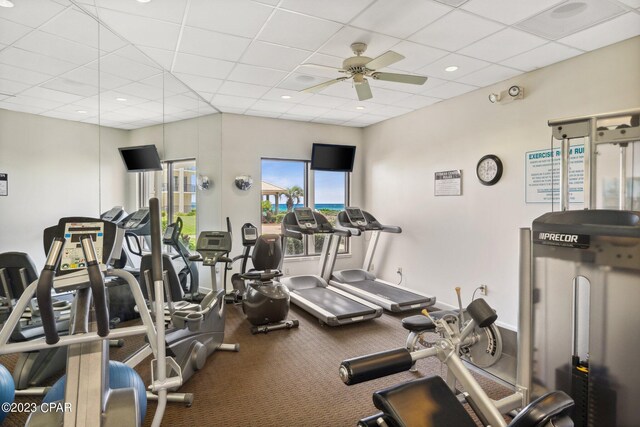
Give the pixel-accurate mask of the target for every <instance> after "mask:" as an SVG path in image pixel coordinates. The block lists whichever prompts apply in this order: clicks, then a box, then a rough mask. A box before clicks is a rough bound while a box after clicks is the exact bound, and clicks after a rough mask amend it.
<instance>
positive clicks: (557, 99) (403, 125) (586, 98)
mask: <svg viewBox="0 0 640 427" xmlns="http://www.w3.org/2000/svg"><path fill="white" fill-rule="evenodd" d="M638 76H640V37H636V38H634V39H631V40H627V41H625V42H622V43H619V44H616V45H613V46H610V47H607V48H604V49H600V50H597V51H594V52H591V53H588V54H584V55H581V56H579V57H576V58H573V59H570V60H567V61H564V62H560V63H558V64H554V65H551V66H549V67H546V68H543V69H540V70H536V71H534V72H531V73H527V74H524V75H521V76H518V77H516V78H513V79H511V80H508V81H505V82H502V83H499V84H496V85H494V86H493V87H487V88H484V89H479V90H476V91H474V92H471V93H468V94H465V95H462V96H460V97H457V98H453V99H450V100H447V101H443V102H440V103H438V104H435V105H433V106H430V107H427V108H424V109H421V110H418V111H415V112H413V113H410V114H407V115H405V116H401V117H397V118H394V119H391V120H387V121H385V122H382V123H379V124H376V125H373V126H370V127H368V128H366V129H365V130H364V143H363V144H364V147H365V149H364V150H362V151H363V152H364V154H365V160H364V170H365V180H364V181H365V196H364V197H365V206H366V208H367V209H368V210H370V211H371V212H372V213H373V214H374V215H375V216H376V217H377V218H378V219H379V220H380V221H382V222H388V223H394V224H399V225H401V226H403V228H404V233H403V234H401V235H399V236H398V235H394V236H392V237H389V238H388V239H384V240H382V241H381V242H380V245H379V249H380V253H379V254H378V256H377V257H376V265H377V270H378V273H379V275H380V276H382V277H383V278H386V279H389V280H393V279H395V278H396V268H397V267H402V268H403V272H404V275H405V284H406V285H407V286H410V287H413V288H415V289H418V290H422V291H425V292H429V293H431V294H433V295H435V296H436V297H437V298H438V299H439V301H442V302H445V303H448V304H451V305H457V302H456V298H455V293H454V289H453V288H454V287H455V286H461V287H462V290H463V298H465V301H466V302H468V301H469V300H470V298H471V293H472V292H473V290H474V288H475V287H476V286H478V285H480V284H486V285H488V289H489V294H488V296H487V300H488V302H489V303H490V304H492V305H493V306H494V307H495V308H496V309H497V311H498V314H499V320H500V321H501V322H502V323H503V324H506V325H511V326H513V325H516V323H517V311H518V228H519V227H526V226H530V225H531V221H532V220H533V219H534V218H536V217H537V216H539V215H541V214H542V213H544V212H545V211H548V210H550V206H548V205H531V204H529V205H528V204H525V200H524V189H525V182H524V160H525V158H524V156H525V152H526V151H531V150H537V149H543V148H547V147H549V143H550V138H551V132H550V129H549V128H548V127H547V120H548V119H554V118H562V117H569V116H576V115H583V114H596V113H601V112H607V111H614V110H621V109H627V108H637V107H639V106H640V78H639V77H638ZM513 84H518V85H520V86H523V87H524V88H525V99H524V100H521V101H516V102H512V103H509V104H504V105H502V104H490V103H489V101H488V99H487V97H488V95H489V93H491V92H495V91H499V90H505V89H506V88H508V87H509V86H511V85H513ZM489 153H491V154H496V155H498V156H499V157H500V158H501V159H502V162H503V163H504V175H503V177H502V180H501V181H500V182H499V183H498V184H496V185H495V186H492V187H485V186H483V185H481V184H480V183H479V182H478V180H477V178H476V176H475V167H476V163H477V161H478V160H479V159H480V158H481V157H482V156H483V155H485V154H489ZM450 169H462V170H463V195H462V196H460V197H435V196H434V195H433V186H434V180H433V175H434V172H435V171H444V170H450Z"/></svg>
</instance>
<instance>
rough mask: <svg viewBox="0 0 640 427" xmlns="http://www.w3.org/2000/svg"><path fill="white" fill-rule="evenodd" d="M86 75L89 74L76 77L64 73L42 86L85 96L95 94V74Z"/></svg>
mask: <svg viewBox="0 0 640 427" xmlns="http://www.w3.org/2000/svg"><path fill="white" fill-rule="evenodd" d="M72 73H73V72H72ZM88 77H89V76H87V75H85V76H83V77H81V78H78V77H75V76H74V75H69V74H66V75H64V76H61V77H56V78H55V79H53V80H51V81H48V82H46V83H44V84H43V85H42V87H45V88H48V89H53V90H57V91H60V92H66V93H71V94H75V95H80V96H85V97H88V96H93V95H97V94H98V84H97V80H98V79H97V74H96V75H95V76H91V77H94V78H88Z"/></svg>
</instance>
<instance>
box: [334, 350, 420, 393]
mask: <svg viewBox="0 0 640 427" xmlns="http://www.w3.org/2000/svg"><path fill="white" fill-rule="evenodd" d="M411 365H413V359H412V358H411V353H410V352H409V350H407V349H406V348H397V349H395V350H387V351H383V352H380V353H375V354H369V355H367V356H360V357H354V358H353V359H348V360H345V361H344V362H342V363H341V364H340V371H339V372H340V379H342V382H344V383H345V384H346V385H353V384H358V383H361V382H365V381H369V380H373V379H376V378H380V377H384V376H387V375H393V374H397V373H398V372H403V371H407V370H409V369H411Z"/></svg>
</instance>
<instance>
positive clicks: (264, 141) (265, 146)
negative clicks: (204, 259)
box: [220, 114, 364, 275]
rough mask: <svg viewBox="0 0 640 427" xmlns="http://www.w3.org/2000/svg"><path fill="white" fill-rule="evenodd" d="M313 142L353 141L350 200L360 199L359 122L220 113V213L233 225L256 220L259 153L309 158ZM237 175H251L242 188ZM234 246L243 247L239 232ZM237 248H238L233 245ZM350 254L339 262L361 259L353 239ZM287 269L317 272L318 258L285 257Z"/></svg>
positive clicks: (345, 263) (351, 263) (353, 262)
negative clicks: (341, 123) (336, 123)
mask: <svg viewBox="0 0 640 427" xmlns="http://www.w3.org/2000/svg"><path fill="white" fill-rule="evenodd" d="M314 142H323V143H330V144H347V145H355V146H356V147H357V148H356V153H357V154H356V162H355V165H354V171H353V173H352V177H351V195H352V196H351V203H352V204H353V205H356V206H357V205H360V204H362V202H363V200H362V188H363V179H362V172H363V164H362V156H363V154H362V151H363V148H364V147H363V144H362V131H361V129H359V128H350V127H343V126H334V125H324V124H318V123H306V122H296V121H289V120H277V119H270V118H264V117H253V116H240V115H235V114H223V115H222V181H221V184H220V185H221V187H222V216H223V217H227V216H228V217H230V218H231V220H232V222H233V224H234V227H236V228H237V227H239V226H240V225H242V224H244V223H245V222H250V223H252V224H256V225H258V224H260V220H261V217H260V215H261V212H260V200H261V196H260V177H261V169H260V168H261V162H260V159H262V158H263V157H266V158H282V159H300V160H310V159H311V146H312V144H313V143H314ZM238 175H251V176H252V177H253V187H251V189H250V190H249V191H240V190H238V189H237V188H236V186H235V185H234V179H235V177H236V176H238ZM233 244H234V248H242V246H241V240H240V236H239V233H235V235H234V242H233ZM236 252H239V250H236ZM352 254H353V255H352V257H349V258H341V259H338V261H337V263H336V267H337V268H345V267H346V266H356V265H359V264H361V263H362V257H363V253H362V245H361V244H358V243H357V242H354V244H353V245H352ZM285 268H286V269H288V270H289V273H290V274H291V275H296V274H309V273H314V274H315V273H317V272H318V259H317V257H316V258H312V259H306V260H303V261H300V260H287V261H286V262H285Z"/></svg>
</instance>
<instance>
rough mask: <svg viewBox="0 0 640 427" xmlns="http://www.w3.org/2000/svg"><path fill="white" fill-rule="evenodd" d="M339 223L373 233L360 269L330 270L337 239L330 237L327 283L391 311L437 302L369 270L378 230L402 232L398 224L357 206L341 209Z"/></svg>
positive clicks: (350, 229)
mask: <svg viewBox="0 0 640 427" xmlns="http://www.w3.org/2000/svg"><path fill="white" fill-rule="evenodd" d="M338 224H339V226H340V227H342V228H345V229H347V230H349V231H350V232H351V234H352V235H354V236H359V235H361V234H363V233H364V232H366V231H371V232H372V233H371V240H370V241H369V246H368V247H367V253H366V255H365V258H364V264H363V266H362V268H359V269H351V270H341V271H333V266H334V265H335V257H336V253H337V249H338V244H339V242H337V241H333V242H332V243H331V248H330V249H329V251H328V254H329V255H327V256H328V257H329V259H328V260H327V261H326V262H327V265H328V266H329V267H328V271H325V274H324V277H325V280H326V279H327V276H330V278H329V284H330V285H332V286H335V287H336V288H339V289H342V290H344V291H347V292H349V293H351V294H353V295H356V296H358V297H360V298H363V299H365V300H367V301H369V302H372V303H374V304H377V305H379V306H381V307H382V308H384V309H385V310H388V311H391V312H393V313H400V312H404V311H408V310H417V309H423V308H426V307H430V306H432V305H434V304H435V303H436V298H435V297H433V296H429V295H426V294H423V293H421V292H417V291H414V290H409V289H407V288H405V287H403V286H399V285H396V284H394V283H390V282H385V281H384V280H381V279H379V278H377V277H376V276H375V275H374V274H373V273H371V272H370V271H369V270H370V269H371V263H372V261H373V255H374V253H375V250H376V246H377V245H378V239H379V238H380V233H381V232H384V233H402V229H401V228H400V227H396V226H390V225H382V224H380V223H379V222H378V220H376V219H375V218H374V217H373V215H371V214H370V213H369V212H366V211H363V210H361V209H360V208H356V207H347V208H346V209H345V210H344V211H342V212H340V213H339V214H338Z"/></svg>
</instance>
